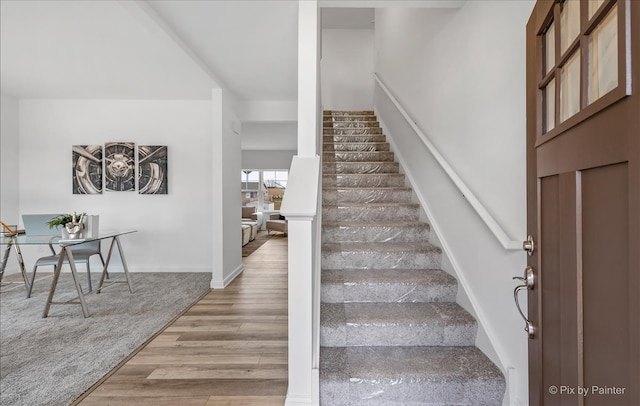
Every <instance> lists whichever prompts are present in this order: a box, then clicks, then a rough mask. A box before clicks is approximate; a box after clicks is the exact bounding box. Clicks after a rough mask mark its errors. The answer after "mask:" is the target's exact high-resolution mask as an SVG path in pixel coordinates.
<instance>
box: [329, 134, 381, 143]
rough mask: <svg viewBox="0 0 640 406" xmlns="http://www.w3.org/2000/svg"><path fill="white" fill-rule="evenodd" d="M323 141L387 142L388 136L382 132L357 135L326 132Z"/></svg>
mask: <svg viewBox="0 0 640 406" xmlns="http://www.w3.org/2000/svg"><path fill="white" fill-rule="evenodd" d="M322 140H323V142H325V143H329V142H335V143H340V144H349V143H354V144H361V143H365V142H380V143H382V142H386V138H385V136H384V135H382V134H357V135H339V134H329V135H328V134H324V135H323V138H322Z"/></svg>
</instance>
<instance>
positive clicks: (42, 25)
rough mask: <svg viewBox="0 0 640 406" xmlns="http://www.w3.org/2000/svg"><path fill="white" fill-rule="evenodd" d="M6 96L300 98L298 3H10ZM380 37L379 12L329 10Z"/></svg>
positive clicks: (337, 24) (4, 21) (1, 55)
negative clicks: (216, 91)
mask: <svg viewBox="0 0 640 406" xmlns="http://www.w3.org/2000/svg"><path fill="white" fill-rule="evenodd" d="M0 7H1V9H0V18H1V20H0V41H1V42H0V73H1V75H0V79H1V81H0V86H1V88H0V90H1V91H2V93H3V94H9V95H13V96H15V97H19V98H94V99H95V98H107V99H108V98H114V99H208V98H210V96H211V88H214V87H223V88H225V89H226V90H229V91H231V92H232V93H233V94H235V96H236V97H237V99H239V100H240V101H295V100H296V99H297V52H298V51H297V42H298V41H297V35H298V27H297V24H298V6H297V1H291V0H281V1H268V0H254V1H244V0H242V1H240V0H234V1H223V0H208V1H202V0H163V1H155V0H152V1H142V0H138V1H132V0H119V1H115V0H114V1H93V0H82V1H75V0H1V1H0ZM322 17H323V18H322V21H323V23H324V25H325V26H326V27H327V28H372V27H373V9H357V8H348V9H347V8H343V9H323V12H322Z"/></svg>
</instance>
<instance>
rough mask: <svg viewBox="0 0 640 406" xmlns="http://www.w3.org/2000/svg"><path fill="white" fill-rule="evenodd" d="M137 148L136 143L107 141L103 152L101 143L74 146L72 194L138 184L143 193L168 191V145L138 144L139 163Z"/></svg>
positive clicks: (131, 187)
mask: <svg viewBox="0 0 640 406" xmlns="http://www.w3.org/2000/svg"><path fill="white" fill-rule="evenodd" d="M135 150H136V148H135V143H133V142H108V143H106V144H105V145H104V154H103V148H102V145H74V146H73V148H72V179H73V180H72V185H73V186H72V188H73V194H83V195H87V194H100V193H102V191H103V190H106V191H107V192H126V191H135V190H136V183H137V186H138V193H140V194H150V195H161V194H165V195H166V194H168V192H169V188H168V173H167V168H168V153H167V146H166V145H139V146H138V155H137V164H136V155H135ZM136 169H137V170H136ZM136 180H137V182H136Z"/></svg>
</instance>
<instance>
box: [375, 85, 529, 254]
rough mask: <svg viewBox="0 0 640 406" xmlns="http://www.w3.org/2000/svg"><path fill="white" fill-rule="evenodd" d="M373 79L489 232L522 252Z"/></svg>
mask: <svg viewBox="0 0 640 406" xmlns="http://www.w3.org/2000/svg"><path fill="white" fill-rule="evenodd" d="M373 77H374V78H375V80H376V82H377V83H378V85H380V88H381V89H382V90H384V92H385V93H386V94H387V96H388V97H389V99H391V101H392V102H393V104H394V105H395V106H396V108H397V109H398V111H399V112H400V113H401V114H402V116H403V117H404V118H405V120H407V123H409V125H410V126H411V128H413V131H415V132H416V134H418V137H420V139H421V140H422V142H423V143H424V145H425V146H426V147H427V149H428V150H429V152H430V153H431V155H433V157H434V158H435V160H436V161H437V162H438V164H440V166H441V167H442V169H443V170H444V171H445V172H446V174H447V175H448V176H449V178H450V179H451V181H453V183H454V184H455V185H456V187H457V188H458V189H459V190H460V192H462V195H463V196H464V197H465V198H466V199H467V201H469V204H471V207H473V209H474V210H475V211H476V213H477V214H478V215H479V216H480V218H481V219H482V221H484V223H485V224H486V225H487V227H489V230H491V232H492V233H493V235H494V236H495V237H496V239H497V240H498V241H499V242H500V244H501V245H502V247H503V248H504V249H506V250H521V249H522V243H521V242H519V241H516V240H514V239H512V238H511V237H509V235H507V233H506V232H505V231H504V229H503V228H502V227H501V226H500V224H498V222H497V221H496V220H495V219H494V218H493V216H492V215H491V214H490V213H489V212H488V211H487V209H486V208H485V207H484V205H483V204H482V203H480V201H479V200H478V198H477V197H476V196H475V195H474V194H473V192H471V190H470V189H469V187H467V185H466V184H465V183H464V181H463V180H462V179H461V178H460V176H458V174H457V173H456V172H455V171H454V170H453V168H452V167H451V165H449V163H448V162H447V161H446V160H445V159H444V157H443V156H442V155H441V154H440V152H438V150H437V149H436V147H435V146H434V145H433V144H432V143H431V141H429V139H428V138H427V136H426V135H425V134H424V133H423V132H422V130H420V128H419V127H418V125H417V124H416V122H415V121H413V119H412V118H411V117H410V116H409V114H408V113H407V111H406V110H405V109H404V108H403V107H402V106H401V105H400V102H398V100H397V99H396V98H395V97H394V96H393V94H391V91H390V90H389V89H388V88H387V86H385V84H384V83H383V82H382V79H380V77H379V76H378V75H377V74H376V73H374V74H373Z"/></svg>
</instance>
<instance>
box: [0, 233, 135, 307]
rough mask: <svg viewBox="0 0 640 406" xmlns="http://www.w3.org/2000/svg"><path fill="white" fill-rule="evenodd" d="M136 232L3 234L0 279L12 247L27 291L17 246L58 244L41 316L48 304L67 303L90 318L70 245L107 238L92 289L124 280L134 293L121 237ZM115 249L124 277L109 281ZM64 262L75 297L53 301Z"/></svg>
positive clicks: (98, 291) (98, 290)
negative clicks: (65, 235) (82, 235)
mask: <svg viewBox="0 0 640 406" xmlns="http://www.w3.org/2000/svg"><path fill="white" fill-rule="evenodd" d="M135 232H137V230H125V231H107V232H100V233H98V234H97V235H93V236H91V237H87V238H77V239H64V238H63V237H62V235H59V236H51V235H28V234H15V235H2V236H0V246H3V247H4V253H3V256H2V262H1V266H0V281H2V276H3V275H4V272H5V269H6V267H7V262H8V259H9V256H10V253H11V251H12V250H13V252H14V253H15V256H16V259H17V261H18V266H19V268H20V273H21V274H22V278H23V280H24V284H25V287H26V288H27V292H28V291H29V288H30V284H29V278H28V277H27V272H26V269H25V266H24V259H23V256H22V250H21V249H20V247H21V246H39V245H48V246H50V247H52V249H53V247H55V246H58V248H59V249H60V251H59V257H58V263H57V265H56V267H55V269H54V272H53V278H52V280H51V286H50V288H49V295H48V297H47V302H46V304H45V308H44V311H43V313H42V317H43V318H44V317H47V316H48V315H49V310H50V308H51V305H68V304H75V305H80V306H81V307H82V314H83V315H84V317H85V318H86V317H89V316H90V313H89V308H88V307H87V303H86V300H85V293H84V292H83V291H82V287H81V286H80V282H79V278H78V272H77V269H76V264H75V262H74V260H73V250H72V249H71V248H72V247H73V246H76V245H79V244H83V243H86V242H90V241H96V240H99V241H108V242H109V251H108V254H107V256H106V258H105V261H104V267H103V269H102V273H101V275H100V283H99V285H98V288H97V289H96V290H95V293H96V294H99V293H100V292H101V291H102V290H103V289H105V288H106V287H108V286H110V285H113V284H117V283H126V284H127V285H128V288H129V292H130V293H133V292H134V289H133V283H132V281H131V276H130V275H129V269H128V267H127V261H126V260H125V256H124V251H123V248H122V242H121V237H123V236H125V235H129V234H132V233H135ZM114 248H117V249H118V253H119V256H120V261H121V262H122V267H123V270H124V279H122V278H118V279H116V278H113V279H112V278H110V279H109V280H105V279H106V277H107V275H108V268H109V263H110V262H111V258H112V254H113V251H114ZM65 260H66V261H65ZM65 264H68V265H69V268H70V269H71V275H72V277H73V281H74V284H75V288H76V291H77V293H78V296H77V297H75V298H73V299H70V300H65V301H55V300H54V296H55V293H56V288H57V287H58V280H59V279H60V273H61V272H62V268H63V265H65Z"/></svg>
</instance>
